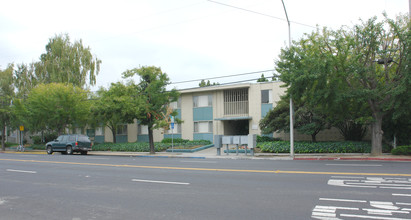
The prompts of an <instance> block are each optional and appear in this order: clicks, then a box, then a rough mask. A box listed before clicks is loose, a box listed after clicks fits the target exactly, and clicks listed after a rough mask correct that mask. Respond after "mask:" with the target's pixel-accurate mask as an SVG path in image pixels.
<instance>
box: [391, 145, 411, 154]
mask: <svg viewBox="0 0 411 220" xmlns="http://www.w3.org/2000/svg"><path fill="white" fill-rule="evenodd" d="M391 153H392V154H393V155H411V145H408V146H398V147H397V148H395V149H392V150H391Z"/></svg>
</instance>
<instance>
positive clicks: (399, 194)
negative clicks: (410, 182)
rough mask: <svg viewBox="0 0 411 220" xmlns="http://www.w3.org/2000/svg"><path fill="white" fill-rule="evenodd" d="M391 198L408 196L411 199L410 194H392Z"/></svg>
mask: <svg viewBox="0 0 411 220" xmlns="http://www.w3.org/2000/svg"><path fill="white" fill-rule="evenodd" d="M392 195H393V196H409V197H411V194H398V193H393V194H392Z"/></svg>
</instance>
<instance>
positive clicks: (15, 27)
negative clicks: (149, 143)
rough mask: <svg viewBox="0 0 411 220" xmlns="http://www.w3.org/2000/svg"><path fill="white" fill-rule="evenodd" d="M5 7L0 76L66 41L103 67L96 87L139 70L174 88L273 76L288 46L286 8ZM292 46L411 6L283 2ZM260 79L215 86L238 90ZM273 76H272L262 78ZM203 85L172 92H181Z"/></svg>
mask: <svg viewBox="0 0 411 220" xmlns="http://www.w3.org/2000/svg"><path fill="white" fill-rule="evenodd" d="M215 1H216V2H219V3H223V4H228V5H231V6H235V7H238V8H242V9H247V10H251V11H255V12H258V13H261V14H264V15H261V14H256V13H251V12H248V11H245V10H241V9H238V8H234V7H229V6H225V5H222V4H218V3H215V2H211V1H207V0H129V1H128V0H116V1H105V0H98V1H91V0H71V1H58V0H49V1H48V0H36V1H33V0H27V1H25V0H5V1H4V0H3V1H2V4H1V9H0V68H1V69H4V68H6V67H7V64H9V63H15V64H20V63H27V64H28V63H31V62H34V61H38V60H39V57H40V55H41V54H42V53H44V52H45V46H46V44H47V43H48V41H49V39H50V38H52V37H54V36H55V35H56V34H60V33H68V34H69V36H70V38H71V40H72V42H74V40H79V39H82V41H83V45H84V46H89V47H90V48H91V51H92V53H93V54H94V55H95V56H97V57H98V58H99V59H101V60H102V65H101V72H100V74H99V75H98V77H97V86H95V87H93V88H92V90H97V87H99V86H104V87H108V86H109V85H110V83H112V82H117V81H120V80H121V73H122V72H124V71H125V70H127V69H132V68H136V67H139V66H151V65H154V66H158V67H161V69H162V70H163V72H166V73H167V74H168V76H169V77H170V80H171V81H172V82H181V81H186V80H194V79H203V78H210V77H219V76H225V75H233V74H242V73H248V72H256V71H264V70H271V69H274V60H276V59H277V58H278V54H279V52H280V49H281V48H282V47H285V46H286V45H288V29H287V22H286V17H285V13H284V9H283V5H282V3H281V0H215ZM284 2H285V5H286V9H287V13H288V17H289V19H290V20H291V22H292V23H291V38H292V40H298V39H300V38H301V37H302V36H303V34H304V33H310V32H312V31H314V30H315V26H316V25H319V26H320V27H323V26H327V27H329V28H332V29H338V28H340V27H341V26H342V25H348V26H352V25H353V24H358V23H359V19H360V18H361V19H363V20H367V19H369V18H371V17H372V16H379V17H382V13H383V12H384V11H385V12H387V14H388V16H389V17H391V18H393V17H395V16H396V15H398V14H399V13H408V10H409V5H408V4H409V0H284ZM260 75H261V73H257V74H250V75H242V76H239V77H230V78H223V79H215V80H211V82H220V83H225V82H233V81H241V80H246V79H254V78H258V77H259V76H260ZM270 75H272V73H271V72H267V73H266V74H265V76H270ZM198 83H199V82H193V83H182V84H173V85H172V87H176V88H178V89H182V88H191V87H196V86H198Z"/></svg>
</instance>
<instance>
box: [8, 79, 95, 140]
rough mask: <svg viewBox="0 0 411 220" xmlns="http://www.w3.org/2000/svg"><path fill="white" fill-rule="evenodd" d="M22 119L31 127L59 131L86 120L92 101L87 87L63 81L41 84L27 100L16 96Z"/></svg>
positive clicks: (79, 124) (36, 129) (84, 122)
mask: <svg viewBox="0 0 411 220" xmlns="http://www.w3.org/2000/svg"><path fill="white" fill-rule="evenodd" d="M15 108H16V113H17V114H18V118H19V120H20V121H22V122H23V123H24V125H25V126H27V127H28V128H29V129H30V130H32V131H43V130H53V131H57V132H58V133H59V134H60V133H62V132H64V129H66V128H68V127H69V126H72V125H76V126H78V127H82V126H84V125H85V124H86V123H87V119H88V115H89V111H90V102H89V101H88V98H87V91H85V90H83V89H81V88H79V87H73V86H69V85H65V84H62V83H49V84H40V85H38V86H37V87H36V88H34V89H33V90H32V91H31V92H30V93H29V96H28V98H27V100H24V101H23V100H21V99H20V100H16V103H15Z"/></svg>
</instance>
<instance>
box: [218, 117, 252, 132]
mask: <svg viewBox="0 0 411 220" xmlns="http://www.w3.org/2000/svg"><path fill="white" fill-rule="evenodd" d="M249 124H250V123H249V120H227V121H223V126H224V135H248V133H249Z"/></svg>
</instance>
